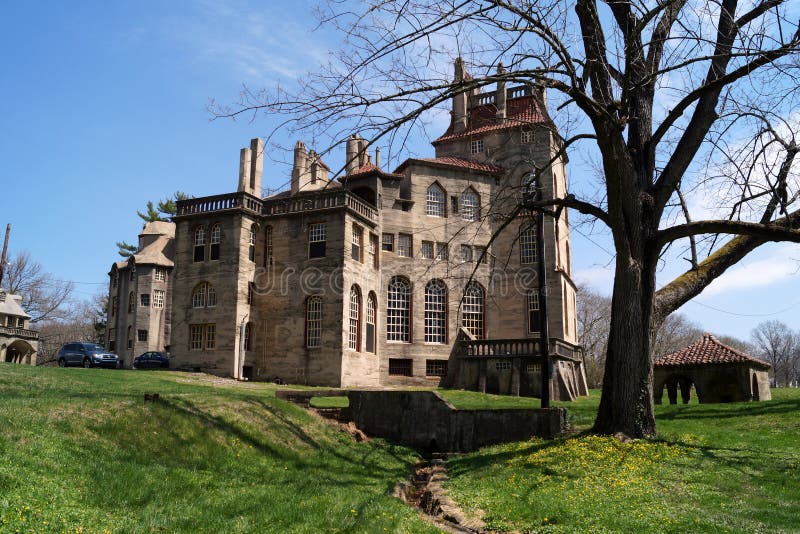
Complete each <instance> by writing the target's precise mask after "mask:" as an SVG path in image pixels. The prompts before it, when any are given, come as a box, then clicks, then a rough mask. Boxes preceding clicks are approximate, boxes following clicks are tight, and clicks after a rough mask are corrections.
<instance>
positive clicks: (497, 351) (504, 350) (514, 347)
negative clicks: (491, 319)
mask: <svg viewBox="0 0 800 534" xmlns="http://www.w3.org/2000/svg"><path fill="white" fill-rule="evenodd" d="M539 342H540V341H539V339H537V338H513V339H465V340H462V341H461V343H462V352H461V357H462V358H513V357H519V356H524V357H526V358H531V360H533V361H535V360H536V359H538V358H541V353H540V352H539V351H540V349H539ZM550 356H555V357H561V358H566V359H569V360H582V356H583V354H582V349H581V347H580V346H578V345H573V344H572V343H569V342H567V341H564V340H563V339H558V338H550Z"/></svg>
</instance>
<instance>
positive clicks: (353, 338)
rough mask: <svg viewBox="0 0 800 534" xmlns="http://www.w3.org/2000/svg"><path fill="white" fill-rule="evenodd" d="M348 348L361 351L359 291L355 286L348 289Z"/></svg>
mask: <svg viewBox="0 0 800 534" xmlns="http://www.w3.org/2000/svg"><path fill="white" fill-rule="evenodd" d="M348 346H349V347H350V348H351V349H353V350H357V351H360V350H361V290H359V289H358V286H357V285H353V287H351V288H350V335H349V338H348Z"/></svg>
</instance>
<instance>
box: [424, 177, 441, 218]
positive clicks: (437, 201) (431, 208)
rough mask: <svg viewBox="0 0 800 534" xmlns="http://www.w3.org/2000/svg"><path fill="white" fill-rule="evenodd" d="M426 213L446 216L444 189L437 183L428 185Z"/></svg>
mask: <svg viewBox="0 0 800 534" xmlns="http://www.w3.org/2000/svg"><path fill="white" fill-rule="evenodd" d="M425 213H427V214H428V215H432V216H434V217H444V216H445V214H446V209H445V198H444V190H443V189H442V188H441V187H439V186H438V185H437V184H431V186H430V187H428V194H427V199H426V203H425Z"/></svg>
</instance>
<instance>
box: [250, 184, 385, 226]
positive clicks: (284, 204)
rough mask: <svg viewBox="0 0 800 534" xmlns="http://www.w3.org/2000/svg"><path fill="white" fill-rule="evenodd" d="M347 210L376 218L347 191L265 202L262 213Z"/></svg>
mask: <svg viewBox="0 0 800 534" xmlns="http://www.w3.org/2000/svg"><path fill="white" fill-rule="evenodd" d="M334 208H347V209H349V210H351V211H353V212H355V213H357V214H358V215H361V216H362V217H364V218H366V219H367V220H370V221H375V220H376V219H377V218H378V212H377V210H376V209H375V208H373V207H372V206H370V205H368V204H367V203H366V202H364V201H363V200H361V199H360V198H358V197H357V196H355V195H353V194H352V193H350V192H349V191H341V190H340V191H326V192H314V193H307V194H301V195H295V196H292V197H288V198H279V199H275V200H265V201H264V209H263V211H262V213H263V214H264V215H266V216H274V215H286V214H290V213H300V212H304V211H317V210H327V209H334Z"/></svg>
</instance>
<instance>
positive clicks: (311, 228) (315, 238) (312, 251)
mask: <svg viewBox="0 0 800 534" xmlns="http://www.w3.org/2000/svg"><path fill="white" fill-rule="evenodd" d="M325 234H326V232H325V223H312V224H309V225H308V257H309V258H324V257H325Z"/></svg>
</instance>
